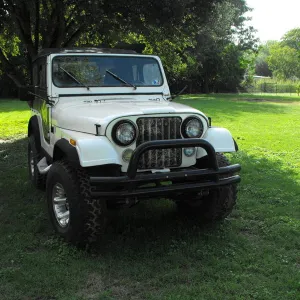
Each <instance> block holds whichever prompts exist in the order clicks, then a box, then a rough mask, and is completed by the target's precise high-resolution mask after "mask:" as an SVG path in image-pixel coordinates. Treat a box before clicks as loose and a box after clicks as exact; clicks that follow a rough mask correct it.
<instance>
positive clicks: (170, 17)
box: [0, 0, 220, 85]
mask: <svg viewBox="0 0 300 300" xmlns="http://www.w3.org/2000/svg"><path fill="white" fill-rule="evenodd" d="M219 1H220V0H209V1H205V0H197V1H196V0H173V1H169V0H153V1H147V2H144V3H141V1H139V0H127V1H118V0H102V1H100V0H89V1H86V0H51V1H50V0H1V1H0V16H2V17H3V18H2V19H1V22H2V24H1V25H2V30H0V34H1V35H2V37H3V38H5V37H7V35H6V33H5V30H8V29H9V30H11V33H10V34H11V35H12V36H14V37H16V38H18V39H19V44H18V45H15V46H16V48H18V51H19V53H20V56H22V57H23V64H21V65H16V64H15V63H14V60H12V59H11V55H10V52H9V51H8V50H7V47H5V46H3V45H0V61H1V67H2V68H3V69H5V71H6V73H7V74H8V76H9V77H10V78H11V79H12V80H13V81H14V82H15V83H16V84H18V85H20V84H22V83H24V82H23V78H24V76H23V75H24V74H25V73H26V74H27V75H28V76H27V78H29V80H30V78H31V77H32V76H31V74H30V70H31V67H32V61H33V59H34V57H35V56H36V55H37V53H38V52H39V50H40V49H41V48H53V47H68V46H73V45H90V44H93V45H101V44H102V45H103V44H104V45H108V46H111V45H114V44H116V42H117V41H119V40H120V37H124V35H125V36H126V34H129V33H136V34H140V35H144V36H147V35H149V34H151V31H152V30H153V29H157V28H163V30H162V31H165V32H168V34H169V35H170V36H171V35H172V34H174V32H175V31H176V29H178V28H182V27H183V25H185V26H186V27H189V24H195V23H198V26H199V25H201V24H203V23H204V22H205V20H206V19H207V16H208V15H209V14H210V13H209V12H210V11H211V10H212V8H213V6H214V5H215V3H218V2H219ZM21 60H22V59H19V61H21ZM21 69H22V70H21ZM20 70H21V73H20ZM25 78H26V76H25Z"/></svg>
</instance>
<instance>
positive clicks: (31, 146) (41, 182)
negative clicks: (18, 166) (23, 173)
mask: <svg viewBox="0 0 300 300" xmlns="http://www.w3.org/2000/svg"><path fill="white" fill-rule="evenodd" d="M41 159H42V157H41V154H40V153H39V152H38V150H37V147H36V142H35V137H34V135H30V136H29V139H28V171H29V179H30V181H31V183H32V184H33V185H34V186H35V187H36V188H37V189H39V190H45V186H46V175H44V174H41V173H40V172H39V169H38V167H37V164H38V162H39V161H40V160H41Z"/></svg>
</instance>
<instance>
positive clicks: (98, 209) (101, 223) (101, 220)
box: [46, 160, 107, 246]
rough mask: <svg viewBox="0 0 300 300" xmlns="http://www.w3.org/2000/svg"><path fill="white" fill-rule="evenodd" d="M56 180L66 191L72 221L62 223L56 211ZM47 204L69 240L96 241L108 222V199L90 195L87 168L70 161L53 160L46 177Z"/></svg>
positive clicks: (57, 226)
mask: <svg viewBox="0 0 300 300" xmlns="http://www.w3.org/2000/svg"><path fill="white" fill-rule="evenodd" d="M56 183H60V184H61V185H62V186H63V187H64V190H65V194H66V197H67V199H68V206H69V212H70V217H69V223H68V225H67V226H66V227H65V228H63V227H61V226H60V225H59V223H58V221H57V219H56V217H55V214H54V210H53V202H52V193H53V187H54V185H55V184H56ZM46 190H47V203H48V211H49V215H50V220H51V222H52V224H53V226H54V228H55V231H56V232H58V233H59V234H60V235H61V236H62V237H63V238H64V239H65V240H66V241H67V242H70V243H72V244H75V245H78V246H84V245H86V244H90V243H93V242H95V241H96V240H97V239H98V237H99V236H100V235H101V234H102V233H103V232H104V230H105V227H106V221H107V208H106V201H105V200H102V199H96V198H93V197H92V196H91V186H90V183H89V177H88V174H87V173H86V171H85V170H84V169H83V168H81V167H79V168H76V169H75V168H73V167H72V166H71V165H70V164H69V163H68V162H67V161H65V160H62V161H56V162H54V163H53V165H52V167H51V168H50V170H49V173H48V176H47V189H46Z"/></svg>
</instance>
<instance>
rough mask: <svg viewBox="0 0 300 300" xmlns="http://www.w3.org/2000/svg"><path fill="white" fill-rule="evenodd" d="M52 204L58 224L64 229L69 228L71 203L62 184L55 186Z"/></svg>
mask: <svg viewBox="0 0 300 300" xmlns="http://www.w3.org/2000/svg"><path fill="white" fill-rule="evenodd" d="M52 204H53V211H54V215H55V218H56V221H57V223H58V224H59V226H60V227H62V228H65V227H67V226H68V224H69V220H70V211H69V203H68V199H67V196H66V193H65V190H64V187H63V186H62V184H60V183H56V184H55V185H54V186H53V189H52Z"/></svg>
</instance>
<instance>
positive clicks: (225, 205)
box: [175, 153, 237, 223]
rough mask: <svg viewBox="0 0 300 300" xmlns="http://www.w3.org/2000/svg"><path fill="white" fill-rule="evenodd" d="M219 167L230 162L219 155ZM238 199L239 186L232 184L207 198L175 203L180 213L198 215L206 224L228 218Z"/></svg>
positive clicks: (215, 190) (193, 198) (217, 190)
mask: <svg viewBox="0 0 300 300" xmlns="http://www.w3.org/2000/svg"><path fill="white" fill-rule="evenodd" d="M216 156H217V162H218V166H219V167H225V166H229V165H230V163H229V160H228V159H227V158H226V157H225V156H224V155H223V154H221V153H217V154H216ZM236 199H237V186H236V184H231V185H227V186H222V187H219V188H217V189H212V190H210V191H209V194H208V195H207V196H202V197H201V198H200V199H199V197H198V198H197V197H192V196H191V197H189V199H180V200H178V201H175V202H176V203H177V207H178V209H179V211H180V212H183V213H185V214H189V215H196V216H198V217H200V218H201V220H202V221H203V222H205V223H208V222H215V221H219V220H223V219H224V218H226V217H227V216H228V215H229V214H230V213H231V212H232V210H233V207H234V205H235V203H236Z"/></svg>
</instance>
